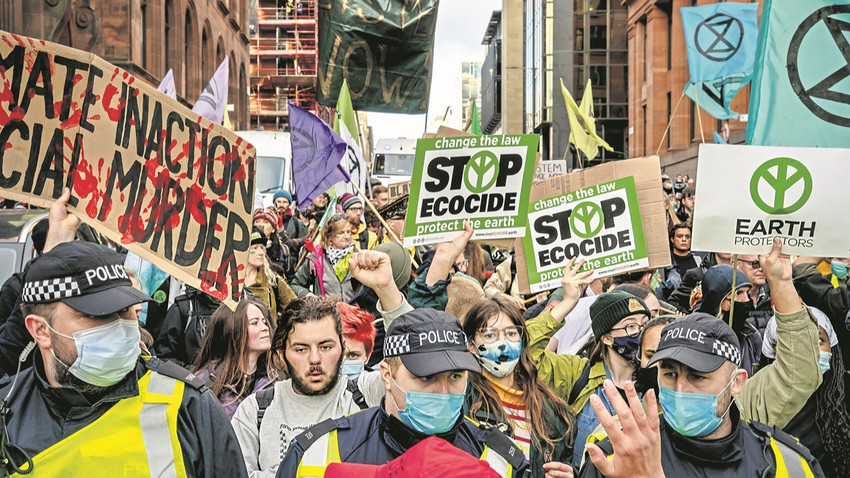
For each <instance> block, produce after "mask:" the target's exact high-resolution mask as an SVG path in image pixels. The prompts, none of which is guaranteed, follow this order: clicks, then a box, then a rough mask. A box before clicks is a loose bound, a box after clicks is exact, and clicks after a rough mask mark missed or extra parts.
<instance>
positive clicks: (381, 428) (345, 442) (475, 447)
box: [276, 400, 529, 478]
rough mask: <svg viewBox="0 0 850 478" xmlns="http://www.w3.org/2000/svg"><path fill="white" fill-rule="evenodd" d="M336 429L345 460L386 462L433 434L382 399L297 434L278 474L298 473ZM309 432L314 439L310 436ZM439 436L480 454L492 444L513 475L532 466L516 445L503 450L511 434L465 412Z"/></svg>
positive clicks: (286, 476)
mask: <svg viewBox="0 0 850 478" xmlns="http://www.w3.org/2000/svg"><path fill="white" fill-rule="evenodd" d="M334 429H336V430H337V437H338V443H339V457H340V459H341V460H342V461H343V462H345V463H363V464H367V465H383V464H384V463H387V462H388V461H391V460H393V459H395V458H397V457H398V456H399V455H401V454H402V453H404V452H405V451H407V450H408V449H410V448H411V447H413V446H414V445H416V444H417V443H419V442H420V441H422V440H424V439H425V438H428V437H429V436H431V435H426V434H424V433H420V432H418V431H415V430H412V429H410V428H408V427H407V426H406V425H404V424H403V423H402V422H401V420H399V419H398V418H396V417H395V416H392V415H387V413H386V412H385V411H384V402H383V400H382V401H381V405H380V406H377V407H372V408H369V409H367V410H363V411H361V412H357V413H354V414H352V415H349V416H347V417H343V418H337V419H335V420H327V421H325V422H321V423H319V424H317V425H315V426H313V427H311V428H309V429H307V430H306V431H304V433H302V434H301V435H299V436H297V437H296V438H295V440H294V441H293V442H292V445H291V446H290V447H289V450H288V451H287V452H286V456H285V457H284V458H283V461H282V462H281V464H280V467H279V468H278V470H277V475H276V477H277V478H291V477H295V476H296V473H297V471H298V464H299V463H301V458H302V457H303V456H304V450H306V449H307V448H308V447H309V446H310V445H311V444H312V443H313V442H314V441H315V440H316V439H317V438H319V437H320V436H322V435H323V434H324V433H328V432H330V431H331V430H334ZM317 431H318V432H317ZM307 436H310V437H311V439H307ZM437 436H438V437H440V438H442V439H444V440H446V441H448V442H449V443H451V444H452V445H454V446H456V447H458V448H460V449H461V450H463V451H465V452H467V453H469V454H470V455H473V456H475V457H476V458H479V457H480V456H481V454H482V453H483V452H484V447H485V445H487V446H489V447H490V448H491V449H492V450H493V451H495V452H497V453H499V454H500V455H502V456H503V457H504V458H505V459H506V460H508V463H511V466H513V467H514V473H513V476H519V477H522V476H524V473H525V471H526V470H527V469H528V468H529V464H528V461H527V460H526V459H525V457H524V455H523V454H522V452H521V451H520V450H519V449H518V448H516V447H515V446H514V447H513V457H511V456H510V454H511V453H510V451H507V452H506V451H505V450H504V449H503V450H502V451H501V452H500V450H499V449H498V448H500V445H499V444H505V445H506V446H513V442H511V441H510V439H509V438H507V437H506V436H505V435H503V434H502V433H501V432H500V431H498V430H496V429H494V428H489V429H485V428H479V427H477V426H476V425H475V424H474V423H473V422H472V421H471V420H469V419H468V418H465V417H463V416H461V417H460V418H459V419H458V421H457V423H455V425H454V426H453V427H452V429H451V430H449V431H447V432H446V433H442V434H440V435H437ZM511 460H513V462H512V461H511Z"/></svg>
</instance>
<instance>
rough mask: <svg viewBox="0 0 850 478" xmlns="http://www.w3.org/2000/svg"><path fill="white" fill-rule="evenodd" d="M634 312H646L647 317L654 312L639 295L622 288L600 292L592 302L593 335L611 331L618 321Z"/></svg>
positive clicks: (591, 321) (597, 335)
mask: <svg viewBox="0 0 850 478" xmlns="http://www.w3.org/2000/svg"><path fill="white" fill-rule="evenodd" d="M634 314H644V315H646V316H647V318H649V317H651V316H652V314H650V312H649V307H647V306H646V304H645V303H644V302H643V301H642V300H640V299H639V298H638V297H635V296H633V295H632V294H629V293H628V292H625V291H622V290H616V289H615V290H612V291H611V292H606V293H604V294H600V295H599V296H597V297H596V300H594V301H593V303H592V304H590V324H591V328H592V329H593V337H594V338H596V340H599V338H600V337H602V336H603V335H605V334H607V333H608V332H610V331H611V327H614V325H616V324H617V322H619V321H621V320H623V319H625V318H626V317H628V316H630V315H634Z"/></svg>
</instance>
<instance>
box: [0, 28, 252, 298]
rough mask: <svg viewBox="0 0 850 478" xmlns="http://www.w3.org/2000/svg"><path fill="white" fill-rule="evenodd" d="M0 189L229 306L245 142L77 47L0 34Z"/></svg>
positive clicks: (248, 181)
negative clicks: (63, 199) (63, 207)
mask: <svg viewBox="0 0 850 478" xmlns="http://www.w3.org/2000/svg"><path fill="white" fill-rule="evenodd" d="M0 82H2V87H0V127H1V128H2V129H0V188H2V189H3V195H4V196H5V197H9V198H13V199H16V200H19V201H25V202H27V203H29V204H32V205H34V206H41V207H49V206H50V205H51V204H52V203H53V202H54V200H56V199H57V198H59V197H60V196H61V195H62V191H63V189H64V188H65V187H68V188H70V189H71V192H72V194H71V199H70V202H69V209H70V210H71V212H73V213H74V214H75V215H77V216H78V217H79V218H80V219H81V220H83V221H85V222H87V223H88V224H89V225H91V226H92V227H94V228H95V229H97V230H98V231H99V232H101V233H102V234H103V235H105V236H106V237H108V238H109V239H111V240H112V241H115V242H116V243H118V244H120V245H122V246H124V247H126V248H127V249H128V250H130V251H132V252H134V253H136V254H138V255H139V256H141V257H143V258H144V259H147V260H148V261H150V262H152V263H153V264H156V265H157V267H159V268H161V269H162V270H164V271H165V272H167V273H168V274H171V275H173V276H175V277H176V278H178V279H180V280H182V281H184V282H186V283H187V284H189V285H191V286H193V287H196V288H198V289H200V290H203V291H204V292H206V293H208V294H210V295H212V296H214V297H216V298H218V299H221V300H225V301H226V303H227V304H228V305H230V306H233V305H235V303H236V301H238V300H239V297H240V295H241V284H242V281H243V280H244V273H243V272H242V271H243V269H244V267H245V264H246V262H247V258H248V253H247V251H248V246H249V238H250V224H251V212H252V211H251V205H252V200H253V195H254V158H255V155H256V153H255V150H254V147H253V146H251V145H250V144H248V143H247V142H245V141H244V140H243V139H241V138H239V137H238V136H236V135H235V134H234V133H232V132H231V131H228V130H226V129H224V128H222V127H221V126H219V125H216V124H214V123H212V122H210V121H209V120H207V119H205V118H203V117H201V116H200V115H198V114H196V113H193V112H191V111H190V110H189V109H187V108H185V107H184V106H182V105H181V104H180V103H179V102H177V101H176V100H174V99H171V98H169V97H168V96H167V95H166V94H164V93H161V92H159V91H157V90H156V88H154V87H152V86H149V85H147V84H145V83H143V82H142V81H140V80H137V79H136V78H135V77H133V76H132V75H130V74H129V73H128V72H126V71H124V70H122V69H120V68H118V67H116V66H114V65H111V64H110V63H108V62H106V61H104V60H102V59H100V58H98V57H96V56H94V55H92V54H90V53H86V52H82V51H79V50H75V49H72V48H68V47H64V46H61V45H56V44H53V43H48V42H45V41H42V40H35V39H32V38H26V37H21V36H18V35H14V34H10V33H6V32H2V31H0Z"/></svg>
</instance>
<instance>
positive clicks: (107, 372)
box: [42, 318, 141, 387]
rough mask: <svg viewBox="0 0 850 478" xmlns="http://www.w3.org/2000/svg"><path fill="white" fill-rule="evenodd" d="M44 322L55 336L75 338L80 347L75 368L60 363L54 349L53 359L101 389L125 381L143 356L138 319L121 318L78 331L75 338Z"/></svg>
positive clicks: (73, 365)
mask: <svg viewBox="0 0 850 478" xmlns="http://www.w3.org/2000/svg"><path fill="white" fill-rule="evenodd" d="M42 320H44V319H43V318H42ZM44 323H45V325H47V328H49V329H50V330H51V331H53V333H54V334H56V335H59V336H61V337H65V338H68V339H72V340H73V341H74V344H75V345H76V346H77V359H76V360H74V363H72V364H71V365H68V364H66V363H64V362H62V361H61V360H59V358H58V357H56V353H55V352H53V349H52V348H51V349H50V353H52V354H53V357H54V358H56V360H59V362H60V363H61V364H62V365H65V366H66V367H68V370H69V371H70V372H71V373H72V374H73V375H74V376H75V377H77V378H79V379H80V380H82V381H84V382H86V383H90V384H92V385H96V386H98V387H109V386H111V385H115V384H116V383H118V382H119V381H121V379H122V378H124V377H125V376H126V375H127V374H128V373H130V370H133V367H135V365H136V359H137V358H138V357H139V355H140V354H141V348H139V342H140V341H141V335H140V332H139V323H138V322H137V321H135V320H126V319H117V320H114V321H112V322H110V323H108V324H106V325H101V326H98V327H92V328H90V329H86V330H81V331H79V332H74V336H73V337H69V336H67V335H65V334H61V333H59V332H57V331H56V330H54V329H53V327H51V326H50V324H48V323H47V321H46V320H45V321H44Z"/></svg>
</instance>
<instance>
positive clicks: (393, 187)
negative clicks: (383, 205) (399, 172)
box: [387, 181, 410, 201]
mask: <svg viewBox="0 0 850 478" xmlns="http://www.w3.org/2000/svg"><path fill="white" fill-rule="evenodd" d="M387 189H388V190H389V197H390V201H392V200H393V199H396V198H399V197H401V196H404V195H405V194H407V193H409V192H410V181H403V182H400V183H395V184H390V185H389V186H387Z"/></svg>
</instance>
